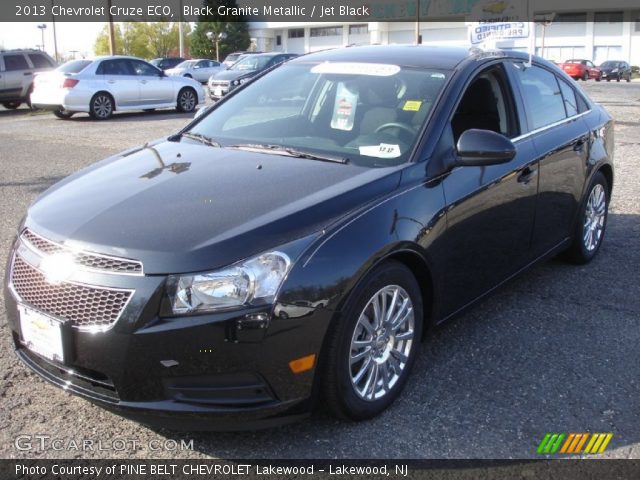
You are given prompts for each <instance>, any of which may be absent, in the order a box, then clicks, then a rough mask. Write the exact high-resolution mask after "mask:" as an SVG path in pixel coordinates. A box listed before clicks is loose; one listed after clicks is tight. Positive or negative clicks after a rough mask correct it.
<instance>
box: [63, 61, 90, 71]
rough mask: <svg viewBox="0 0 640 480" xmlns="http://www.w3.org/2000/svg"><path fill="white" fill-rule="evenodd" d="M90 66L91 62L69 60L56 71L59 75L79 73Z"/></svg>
mask: <svg viewBox="0 0 640 480" xmlns="http://www.w3.org/2000/svg"><path fill="white" fill-rule="evenodd" d="M90 64H91V60H71V61H70V62H67V63H65V64H64V65H60V66H59V67H58V68H57V69H56V71H57V72H61V73H80V72H81V71H82V70H84V69H85V68H87V67H88V66H89V65H90Z"/></svg>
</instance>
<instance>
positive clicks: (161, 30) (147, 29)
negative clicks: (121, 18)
mask: <svg viewBox="0 0 640 480" xmlns="http://www.w3.org/2000/svg"><path fill="white" fill-rule="evenodd" d="M108 28H109V27H108V26H105V27H104V28H103V29H102V31H101V32H100V33H99V34H98V37H97V38H96V43H95V45H94V51H95V53H96V55H109V29H108ZM184 28H185V34H188V33H189V31H190V28H189V24H185V25H184ZM114 36H115V43H116V53H118V54H121V55H132V56H134V57H140V58H157V57H167V56H171V55H177V54H178V48H179V38H178V24H177V23H171V22H151V23H145V22H123V23H117V24H115V25H114ZM188 38H189V37H188V35H185V41H188Z"/></svg>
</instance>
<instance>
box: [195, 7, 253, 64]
mask: <svg viewBox="0 0 640 480" xmlns="http://www.w3.org/2000/svg"><path fill="white" fill-rule="evenodd" d="M202 4H203V5H209V6H210V7H211V10H212V11H213V12H217V11H218V6H220V5H224V6H226V7H236V6H237V4H236V1H235V0H205V1H203V2H202ZM198 20H199V21H198V23H197V24H196V27H195V29H194V31H193V33H192V34H191V56H192V57H194V58H196V57H205V58H212V59H215V58H216V44H215V41H214V40H211V39H209V38H208V37H207V32H211V33H212V34H213V38H216V37H217V36H218V35H219V34H221V33H224V34H226V38H224V39H222V40H219V42H218V51H219V60H220V61H222V60H224V58H225V57H226V56H227V55H228V54H230V53H231V52H236V51H242V50H246V49H248V48H249V45H250V44H251V39H250V38H249V27H248V26H247V22H246V19H245V18H244V17H240V16H237V17H228V16H225V17H223V16H221V15H218V14H217V13H215V14H214V15H208V16H207V15H202V16H200V18H199V19H198Z"/></svg>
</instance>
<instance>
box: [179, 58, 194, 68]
mask: <svg viewBox="0 0 640 480" xmlns="http://www.w3.org/2000/svg"><path fill="white" fill-rule="evenodd" d="M196 62H197V60H185V61H184V62H182V63H179V64H178V65H177V66H176V68H191V67H192V66H194V65H195V64H196Z"/></svg>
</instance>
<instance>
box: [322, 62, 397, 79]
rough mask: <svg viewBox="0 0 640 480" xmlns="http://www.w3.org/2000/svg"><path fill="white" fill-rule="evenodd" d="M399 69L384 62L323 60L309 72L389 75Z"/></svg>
mask: <svg viewBox="0 0 640 480" xmlns="http://www.w3.org/2000/svg"><path fill="white" fill-rule="evenodd" d="M399 71H400V67H399V66H398V65H390V64H386V63H351V62H349V63H347V62H324V63H319V64H318V65H316V66H314V67H313V68H312V69H311V73H334V74H346V75H371V76H374V77H390V76H392V75H395V74H396V73H398V72H399Z"/></svg>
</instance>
